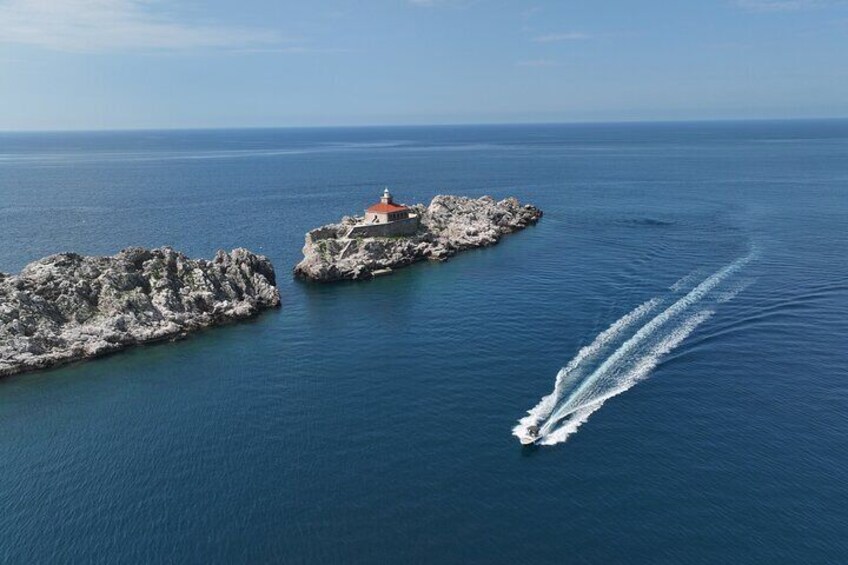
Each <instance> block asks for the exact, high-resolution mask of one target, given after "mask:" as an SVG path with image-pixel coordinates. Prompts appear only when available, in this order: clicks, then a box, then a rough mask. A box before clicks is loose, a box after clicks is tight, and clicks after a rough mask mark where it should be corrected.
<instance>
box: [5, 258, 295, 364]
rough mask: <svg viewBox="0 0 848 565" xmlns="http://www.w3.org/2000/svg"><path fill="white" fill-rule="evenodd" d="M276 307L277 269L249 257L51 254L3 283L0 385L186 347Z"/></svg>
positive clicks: (262, 259)
mask: <svg viewBox="0 0 848 565" xmlns="http://www.w3.org/2000/svg"><path fill="white" fill-rule="evenodd" d="M279 305H280V294H279V291H278V290H277V287H276V278H275V274H274V267H273V266H272V265H271V262H270V261H269V260H268V259H266V258H265V257H263V256H261V255H254V254H253V253H251V252H250V251H248V250H246V249H235V250H233V251H231V252H230V253H226V252H224V251H218V253H217V254H216V255H215V258H214V259H212V260H211V261H207V260H203V259H198V260H194V259H189V258H188V257H186V256H185V255H183V254H182V253H179V252H177V251H174V250H173V249H171V248H170V247H162V248H160V249H144V248H140V247H132V248H129V249H125V250H123V251H121V252H120V253H118V254H117V255H114V256H112V257H83V256H81V255H77V254H76V253H62V254H59V255H51V256H50V257H46V258H44V259H41V260H39V261H36V262H34V263H30V264H29V265H27V266H26V267H24V269H23V271H21V273H20V274H19V275H17V276H11V275H3V276H0V376H5V375H11V374H14V373H19V372H23V371H29V370H34V369H42V368H45V367H50V366H52V365H57V364H60V363H66V362H69V361H74V360H77V359H84V358H87V357H96V356H99V355H103V354H105V353H109V352H112V351H116V350H119V349H123V348H125V347H129V346H131V345H135V344H140V343H145V342H151V341H159V340H165V339H175V338H179V337H182V336H184V335H186V334H187V333H189V332H191V331H195V330H198V329H201V328H205V327H208V326H214V325H218V324H223V323H226V322H230V321H234V320H239V319H243V318H247V317H250V316H253V315H255V314H257V313H259V312H260V311H262V310H264V309H266V308H275V307H278V306H279Z"/></svg>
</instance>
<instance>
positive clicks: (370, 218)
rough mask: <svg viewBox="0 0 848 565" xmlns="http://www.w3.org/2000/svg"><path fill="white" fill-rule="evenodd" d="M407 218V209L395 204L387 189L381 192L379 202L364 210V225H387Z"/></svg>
mask: <svg viewBox="0 0 848 565" xmlns="http://www.w3.org/2000/svg"><path fill="white" fill-rule="evenodd" d="M407 218H409V208H407V207H406V206H399V205H397V204H395V202H394V199H393V198H392V193H391V192H389V188H388V187H386V189H385V190H384V191H383V196H381V197H380V202H379V203H377V204H374V205H373V206H369V207H368V209H366V210H365V223H367V224H388V223H391V222H396V221H398V220H405V219H407Z"/></svg>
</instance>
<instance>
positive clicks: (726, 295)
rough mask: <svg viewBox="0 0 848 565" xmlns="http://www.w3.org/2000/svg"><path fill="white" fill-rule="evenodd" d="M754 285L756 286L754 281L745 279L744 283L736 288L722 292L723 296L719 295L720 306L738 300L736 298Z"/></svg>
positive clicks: (741, 282)
mask: <svg viewBox="0 0 848 565" xmlns="http://www.w3.org/2000/svg"><path fill="white" fill-rule="evenodd" d="M752 284H754V279H745V280H743V281H740V282H739V283H738V284H737V285H736V286H734V287H733V288H731V289H730V290H727V291H725V292H722V293H721V294H719V295H718V302H719V304H724V303H725V302H730V301H731V300H733V299H734V298H736V296H737V295H738V294H739V293H740V292H742V291H743V290H745V289H746V288H748V287H749V286H751V285H752Z"/></svg>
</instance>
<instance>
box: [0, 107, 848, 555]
mask: <svg viewBox="0 0 848 565" xmlns="http://www.w3.org/2000/svg"><path fill="white" fill-rule="evenodd" d="M384 186H388V187H390V188H391V190H392V191H393V192H394V194H395V195H396V198H397V199H398V200H400V201H405V202H408V203H412V202H426V201H429V199H430V198H431V197H432V196H434V195H435V194H439V193H449V194H464V195H471V196H479V195H484V194H489V195H492V196H494V197H496V198H501V197H506V196H510V195H515V196H517V197H518V198H519V199H521V200H522V201H527V202H531V203H533V204H536V205H537V206H539V207H540V208H542V209H543V210H544V212H545V216H544V218H543V219H542V221H541V222H540V223H539V224H538V225H537V226H535V227H532V228H529V229H527V230H525V231H522V232H520V233H517V234H515V235H511V236H508V237H506V238H504V239H503V240H502V241H501V243H500V244H498V245H496V246H493V247H491V248H487V249H483V250H475V251H469V252H467V253H464V254H461V255H459V256H457V257H455V258H454V259H452V260H450V261H448V262H446V263H441V264H419V265H416V266H413V267H410V268H408V269H404V270H401V271H397V272H396V273H395V274H394V275H392V276H391V277H385V278H381V279H378V280H375V281H371V282H364V283H342V284H336V285H325V286H320V285H311V284H306V283H303V282H300V281H295V280H293V279H292V277H291V268H292V267H293V266H294V265H295V263H296V262H297V261H298V260H299V259H300V257H301V247H302V245H303V236H304V233H305V232H306V231H307V230H309V229H311V228H312V227H315V226H318V225H321V224H325V223H329V222H332V221H336V220H337V219H338V218H340V217H341V216H342V215H345V214H350V213H357V212H360V211H361V209H362V208H364V207H365V206H367V205H368V204H371V203H372V202H373V201H375V200H376V198H377V197H378V196H379V193H380V192H381V191H382V189H383V187H384ZM131 245H145V246H160V245H171V246H173V247H175V248H177V249H179V250H182V251H184V252H186V253H188V254H189V255H192V256H196V257H210V256H211V255H212V254H213V253H214V252H215V250H217V249H219V248H224V249H231V248H233V247H238V246H244V247H247V248H249V249H251V250H253V251H256V252H259V253H263V254H265V255H267V256H268V257H269V258H270V259H271V260H272V261H273V263H274V265H275V266H276V269H277V275H278V282H279V286H280V290H281V293H282V299H283V307H282V309H280V310H279V311H272V312H269V313H266V314H264V315H262V316H260V317H258V318H257V319H255V320H253V321H250V322H247V323H243V324H239V325H233V326H228V327H223V328H218V329H214V330H209V331H205V332H203V333H201V334H199V335H195V336H193V337H191V338H190V339H187V340H185V341H181V342H178V343H169V344H161V345H155V346H148V347H141V348H137V349H133V350H130V351H126V352H123V353H119V354H116V355H113V356H110V357H107V358H104V359H99V360H95V361H91V362H87V363H80V364H74V365H70V366H66V367H63V368H59V369H56V370H50V371H44V372H39V373H34V374H27V375H21V376H16V377H12V378H6V379H3V380H0V562H4V563H26V564H31V563H46V562H57V563H70V562H84V563H158V562H168V563H204V564H206V563H234V562H250V563H279V562H285V563H435V562H438V563H487V564H491V563H509V564H512V563H603V564H608V563H646V564H657V563H846V562H848V121H787V122H716V123H674V124H672V123H665V124H660V123H657V124H607V125H548V126H546V125H538V126H537V125H534V126H474V127H470V126H462V127H460V126H456V127H410V128H405V127H403V128H402V127H395V128H356V129H301V130H298V129H285V130H284V129H279V130H271V129H269V130H231V131H168V132H164V131H163V132H156V131H146V132H109V133H32V134H22V133H6V134H0V271H4V272H11V273H14V272H17V271H19V270H20V269H21V268H22V267H23V266H24V265H25V264H27V263H28V262H30V261H33V260H35V259H38V258H40V257H42V256H45V255H49V254H52V253H57V252H62V251H76V252H79V253H83V254H113V253H115V252H117V251H119V250H120V249H122V248H123V247H127V246H131ZM528 411H533V413H534V416H528ZM525 417H529V418H531V419H535V420H538V422H539V423H540V424H542V425H543V430H544V433H545V438H544V440H543V442H542V443H545V444H546V445H540V446H534V447H524V448H523V447H521V445H519V443H518V441H517V439H516V437H515V436H513V428H515V427H516V426H519V428H520V427H521V424H519V420H520V419H522V418H525ZM526 423H527V420H525V425H526Z"/></svg>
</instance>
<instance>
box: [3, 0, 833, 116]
mask: <svg viewBox="0 0 848 565" xmlns="http://www.w3.org/2000/svg"><path fill="white" fill-rule="evenodd" d="M829 116H833V117H845V116H848V2H846V1H845V0H665V1H660V0H640V1H636V0H373V1H367V2H366V1H348V0H328V1H321V2H318V1H310V2H306V1H304V2H286V1H280V0H241V1H239V2H233V1H228V2H227V1H221V0H0V129H2V130H19V129H101V128H160V127H173V128H182V127H229V126H246V127H254V126H258V127H262V126H313V125H314V126H321V125H367V124H428V123H491V122H570V121H619V120H677V119H725V118H729V119H735V118H783V117H786V118H790V117H829Z"/></svg>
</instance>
